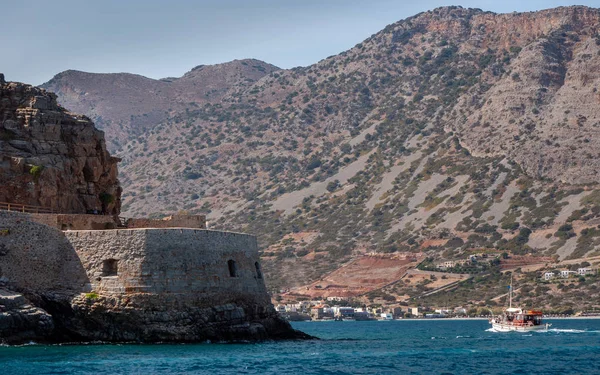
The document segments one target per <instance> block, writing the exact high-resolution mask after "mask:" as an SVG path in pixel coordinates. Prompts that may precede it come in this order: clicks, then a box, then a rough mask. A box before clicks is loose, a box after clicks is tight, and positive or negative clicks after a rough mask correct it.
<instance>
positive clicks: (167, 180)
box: [46, 7, 600, 295]
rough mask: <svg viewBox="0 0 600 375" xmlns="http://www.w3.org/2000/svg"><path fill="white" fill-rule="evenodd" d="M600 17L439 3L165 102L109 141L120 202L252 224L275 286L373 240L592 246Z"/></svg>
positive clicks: (346, 257) (520, 252) (575, 253)
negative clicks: (326, 51)
mask: <svg viewBox="0 0 600 375" xmlns="http://www.w3.org/2000/svg"><path fill="white" fill-rule="evenodd" d="M599 28H600V10H598V9H593V8H587V7H563V8H556V9H550V10H544V11H539V12H533V13H511V14H494V13H490V12H484V11H481V10H478V9H463V8H460V7H446V8H438V9H435V10H432V11H429V12H424V13H421V14H418V15H416V16H414V17H411V18H408V19H405V20H402V21H399V22H397V23H395V24H392V25H389V26H387V27H386V28H385V29H383V30H382V31H381V32H379V33H377V34H375V35H373V36H371V37H370V38H368V39H366V40H365V41H363V42H362V43H359V44H357V45H356V46H355V47H354V48H352V49H350V50H348V51H345V52H343V53H341V54H339V55H337V56H332V57H329V58H327V59H325V60H322V61H320V62H318V63H316V64H314V65H311V66H308V67H303V68H295V69H291V70H277V71H272V72H268V74H265V75H264V76H263V77H262V78H260V79H258V80H257V81H256V82H248V84H247V85H246V84H244V85H242V84H239V85H233V86H232V87H231V88H229V89H228V90H227V92H225V93H223V94H222V95H221V96H220V97H219V98H218V99H215V100H214V101H209V100H206V101H200V100H198V101H197V102H196V103H197V105H196V106H192V105H190V106H189V107H188V108H187V110H179V111H177V110H176V108H172V109H173V111H169V114H168V116H165V117H164V118H162V119H161V120H160V121H154V122H152V121H150V122H148V123H147V124H146V125H145V127H144V128H145V129H146V131H145V132H144V133H143V134H142V133H134V132H129V133H127V137H125V138H126V139H128V140H129V141H128V142H127V143H126V144H121V146H122V148H121V152H120V156H122V157H123V162H122V167H121V168H122V171H123V173H122V180H123V184H124V186H125V187H126V191H127V193H126V194H124V211H125V212H126V213H127V214H136V215H160V214H164V213H166V212H173V211H178V210H186V211H190V212H204V213H209V219H211V223H210V224H211V225H212V226H213V227H217V228H220V227H227V228H232V227H233V228H236V229H239V230H242V231H248V232H251V233H255V234H257V235H258V237H259V239H260V241H261V246H262V248H263V251H264V253H263V257H264V258H265V259H266V260H267V264H266V265H265V270H266V272H267V273H268V277H267V280H270V282H271V286H272V287H273V288H274V289H284V288H290V287H297V286H303V285H309V284H311V283H312V282H313V281H318V280H320V279H322V278H323V277H324V276H325V275H327V274H328V273H329V272H331V271H334V270H335V269H337V268H338V267H340V265H343V264H345V262H349V261H352V260H354V259H357V258H360V257H361V256H364V255H365V254H367V253H371V252H376V253H396V254H418V256H419V259H422V258H421V257H425V256H427V257H429V258H432V259H433V260H434V261H437V260H442V259H462V258H464V257H467V256H468V255H469V254H472V253H473V251H497V252H506V253H508V254H510V256H514V257H518V256H531V257H540V259H546V258H541V257H554V259H556V258H558V259H561V260H566V259H579V258H583V257H590V256H592V255H597V254H600V230H598V229H597V225H598V224H600V189H598V182H600V176H599V175H598V174H597V171H598V169H599V167H600V165H598V163H599V162H598V160H599V158H598V152H597V145H598V143H599V142H600V135H599V133H598V131H597V128H598V125H599V119H598V116H599V115H598V111H597V108H598V105H599V104H600V102H599V101H600V96H599V94H598V93H597V90H598V86H600V77H599V75H598V69H597V66H598V64H600V35H599V31H600V30H599ZM59 77H60V75H59ZM61 81H62V82H63V83H62V84H61V85H58V86H53V88H54V89H55V90H57V93H58V95H59V98H64V99H62V100H65V103H66V100H68V98H69V92H71V91H78V92H83V91H85V90H83V89H80V88H78V86H77V84H75V82H74V81H69V80H67V79H65V80H61ZM175 82H176V81H175ZM80 85H81V84H80ZM46 87H50V86H49V85H47V86H46ZM65 87H72V88H71V89H69V90H66V89H64V88H65ZM114 90H118V88H117V87H116V86H112V85H111V86H110V89H107V90H104V91H103V92H99V93H98V94H96V95H97V96H98V97H99V98H103V100H109V97H110V96H113V95H115V94H114V93H115V91H114ZM98 100H100V99H98ZM134 107H135V106H130V107H129V109H127V110H125V109H124V110H123V116H125V115H126V113H127V111H130V113H131V114H137V113H138V112H136V111H137V109H135V108H134ZM78 110H81V111H83V112H84V113H88V114H90V115H92V114H93V113H94V112H93V111H94V108H93V107H92V106H90V105H86V106H83V105H82V107H79V108H78ZM123 129H124V131H127V132H128V131H129V130H127V129H126V127H123ZM107 131H109V130H108V129H107ZM121 135H122V133H118V132H115V133H112V135H111V134H110V132H109V133H108V136H109V137H113V138H114V139H117V138H119V139H124V138H123V137H121ZM350 287H351V286H349V285H343V284H342V285H338V286H334V287H332V288H331V290H330V294H331V295H335V293H342V292H344V291H347V290H349V288H350ZM396 292H397V294H398V295H405V294H406V293H405V292H407V290H405V289H403V290H397V291H396ZM403 293H404V294H403Z"/></svg>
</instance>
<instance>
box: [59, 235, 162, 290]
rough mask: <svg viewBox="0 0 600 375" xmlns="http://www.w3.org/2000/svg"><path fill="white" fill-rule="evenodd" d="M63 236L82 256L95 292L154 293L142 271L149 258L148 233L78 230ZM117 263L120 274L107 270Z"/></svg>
mask: <svg viewBox="0 0 600 375" xmlns="http://www.w3.org/2000/svg"><path fill="white" fill-rule="evenodd" d="M63 233H64V235H65V236H66V238H67V240H68V241H69V242H70V243H71V244H72V246H73V248H74V249H75V251H76V252H77V254H78V255H79V258H80V260H81V264H82V265H83V268H84V269H85V272H86V273H87V275H88V277H89V279H90V282H91V287H92V289H93V290H94V291H96V292H109V293H110V292H114V293H125V292H131V291H145V290H147V291H148V292H150V291H151V288H149V287H147V286H146V284H145V280H144V278H143V277H142V272H141V270H142V266H141V265H142V262H143V261H144V259H145V256H146V255H145V245H146V236H145V233H144V230H114V229H113V230H81V231H77V230H75V231H66V232H63ZM113 260H114V261H116V262H113ZM111 263H112V264H111ZM115 263H116V275H115V272H111V270H110V269H105V268H106V267H107V266H108V267H109V268H110V266H111V265H112V266H114V264H115Z"/></svg>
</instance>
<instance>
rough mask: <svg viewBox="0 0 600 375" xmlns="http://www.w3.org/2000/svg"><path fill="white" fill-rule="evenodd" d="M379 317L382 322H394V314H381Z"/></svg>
mask: <svg viewBox="0 0 600 375" xmlns="http://www.w3.org/2000/svg"><path fill="white" fill-rule="evenodd" d="M379 316H380V317H381V320H394V316H393V315H392V313H381V314H380V315H379Z"/></svg>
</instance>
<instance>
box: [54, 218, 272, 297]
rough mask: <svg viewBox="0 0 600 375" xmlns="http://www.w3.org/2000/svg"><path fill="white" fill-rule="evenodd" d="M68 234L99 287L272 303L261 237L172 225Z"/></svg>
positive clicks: (95, 287) (92, 281)
mask: <svg viewBox="0 0 600 375" xmlns="http://www.w3.org/2000/svg"><path fill="white" fill-rule="evenodd" d="M65 236H66V238H67V240H68V241H69V242H70V243H71V244H72V246H73V248H74V249H75V252H76V253H77V254H78V255H79V257H80V259H81V263H82V265H83V267H84V269H85V271H86V273H87V275H88V277H89V279H90V289H91V290H94V291H98V292H103V293H126V294H130V293H184V294H185V293H202V295H203V296H204V297H205V298H210V299H219V300H220V301H225V300H233V299H235V298H236V297H244V298H247V297H252V298H253V299H258V300H260V301H261V302H262V303H266V302H267V301H268V299H266V297H267V292H266V288H265V283H264V280H263V278H262V271H261V270H260V262H259V257H258V250H257V245H256V238H255V237H253V236H250V235H247V234H240V233H231V232H221V231H211V230H200V229H186V228H171V229H117V230H98V231H67V232H65Z"/></svg>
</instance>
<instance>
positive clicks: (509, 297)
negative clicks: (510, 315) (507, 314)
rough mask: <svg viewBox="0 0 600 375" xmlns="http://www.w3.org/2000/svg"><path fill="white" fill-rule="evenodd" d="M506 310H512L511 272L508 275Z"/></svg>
mask: <svg viewBox="0 0 600 375" xmlns="http://www.w3.org/2000/svg"><path fill="white" fill-rule="evenodd" d="M508 308H509V309H512V272H511V273H510V286H509V287H508Z"/></svg>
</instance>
